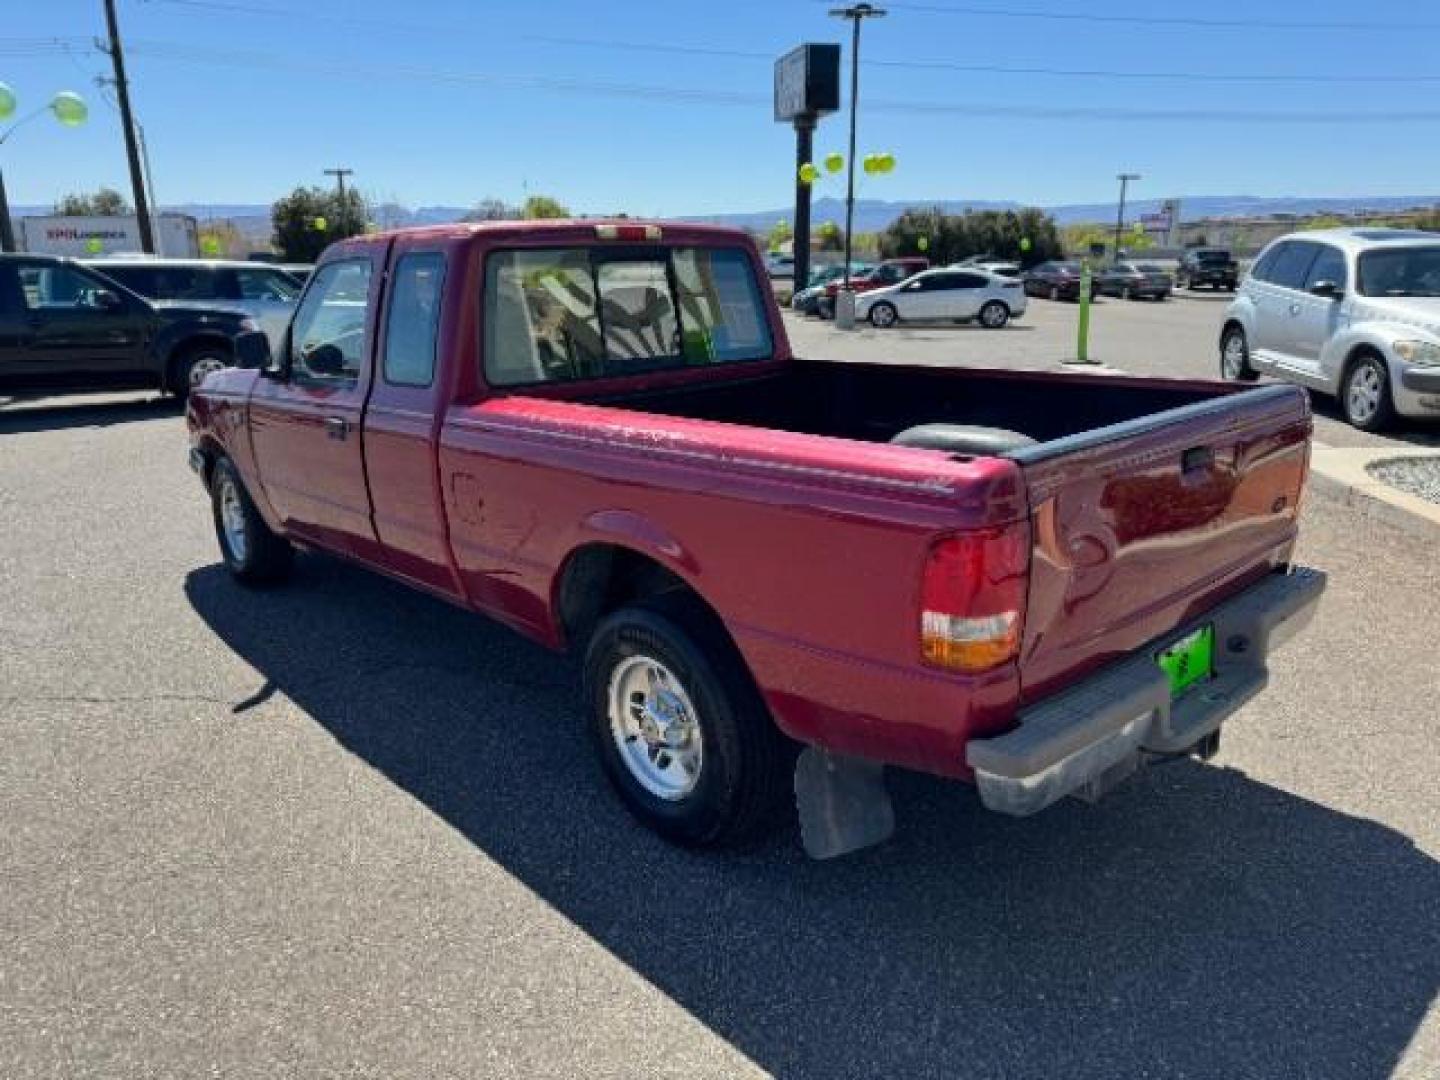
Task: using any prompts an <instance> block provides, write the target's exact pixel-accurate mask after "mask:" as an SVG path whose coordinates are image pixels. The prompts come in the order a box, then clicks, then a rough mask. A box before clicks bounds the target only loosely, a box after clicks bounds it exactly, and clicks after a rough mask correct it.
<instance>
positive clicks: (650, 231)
mask: <svg viewBox="0 0 1440 1080" xmlns="http://www.w3.org/2000/svg"><path fill="white" fill-rule="evenodd" d="M662 235H663V233H662V231H661V229H660V226H659V225H596V226H595V238H596V239H597V240H631V241H644V240H659V239H660V238H661V236H662Z"/></svg>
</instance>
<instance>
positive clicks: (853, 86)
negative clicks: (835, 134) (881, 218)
mask: <svg viewBox="0 0 1440 1080" xmlns="http://www.w3.org/2000/svg"><path fill="white" fill-rule="evenodd" d="M830 14H831V15H833V16H834V17H835V18H837V19H849V20H850V156H849V157H848V158H847V159H846V162H845V163H846V165H847V166H849V169H848V174H847V176H846V178H845V277H844V287H845V288H846V289H848V288H850V252H851V244H852V237H853V234H854V231H855V112H856V109H857V108H858V106H859V103H860V24H861V23H862V22H864V21H865V20H866V19H878V18H881V17H883V16H884V15H885V9H884V8H878V7H876V6H875V5H874V4H851V5H850V6H849V7H843V8H831V9H830Z"/></svg>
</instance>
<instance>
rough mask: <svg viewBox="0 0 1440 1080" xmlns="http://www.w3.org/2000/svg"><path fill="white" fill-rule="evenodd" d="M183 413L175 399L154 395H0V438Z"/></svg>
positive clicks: (153, 418) (105, 425)
mask: <svg viewBox="0 0 1440 1080" xmlns="http://www.w3.org/2000/svg"><path fill="white" fill-rule="evenodd" d="M52 400H53V401H54V404H51V401H52ZM182 411H183V407H182V406H181V404H180V403H179V402H178V401H177V400H176V399H174V398H167V397H159V396H154V395H152V396H150V397H132V398H128V399H125V400H120V401H108V400H107V401H86V400H85V399H84V398H74V397H66V398H57V399H50V398H45V399H41V400H33V399H26V398H6V397H5V396H4V395H0V435H16V434H20V433H22V432H41V431H65V430H68V429H70V428H85V427H109V426H110V425H112V424H128V423H132V422H134V421H137V420H157V419H162V418H164V417H171V416H179V415H180V413H181V412H182Z"/></svg>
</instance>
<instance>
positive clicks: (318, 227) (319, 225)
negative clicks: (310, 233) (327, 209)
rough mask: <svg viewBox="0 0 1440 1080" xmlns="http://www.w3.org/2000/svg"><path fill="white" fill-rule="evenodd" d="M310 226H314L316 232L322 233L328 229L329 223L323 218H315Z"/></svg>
mask: <svg viewBox="0 0 1440 1080" xmlns="http://www.w3.org/2000/svg"><path fill="white" fill-rule="evenodd" d="M311 224H312V225H314V226H315V231H316V232H324V231H325V230H326V229H328V228H329V227H330V223H329V222H328V221H326V220H325V219H324V218H323V217H317V218H316V219H315V220H314V221H313V222H311Z"/></svg>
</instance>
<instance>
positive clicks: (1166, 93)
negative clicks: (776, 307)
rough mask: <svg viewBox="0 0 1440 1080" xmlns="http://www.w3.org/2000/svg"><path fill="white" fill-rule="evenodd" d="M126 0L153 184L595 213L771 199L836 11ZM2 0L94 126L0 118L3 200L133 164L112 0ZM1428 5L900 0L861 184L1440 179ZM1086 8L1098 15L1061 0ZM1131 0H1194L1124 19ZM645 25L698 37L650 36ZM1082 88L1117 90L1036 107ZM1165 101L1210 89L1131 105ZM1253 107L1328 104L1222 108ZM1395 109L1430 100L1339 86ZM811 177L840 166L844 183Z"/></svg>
mask: <svg viewBox="0 0 1440 1080" xmlns="http://www.w3.org/2000/svg"><path fill="white" fill-rule="evenodd" d="M119 3H120V16H121V23H122V25H121V29H122V33H123V35H124V37H125V39H126V43H127V47H128V49H129V50H130V52H131V56H130V76H131V80H132V85H133V90H132V93H133V98H134V102H135V106H136V110H137V115H138V116H139V119H140V121H141V123H142V124H143V125H144V127H145V130H146V133H147V136H148V141H149V145H150V153H151V157H152V161H153V166H154V173H155V186H156V191H157V195H158V197H159V199H160V201H161V202H162V203H177V202H208V203H225V202H237V203H238V202H245V203H249V202H269V201H270V200H272V199H274V198H275V197H277V196H278V195H280V194H282V193H284V192H285V191H287V190H289V189H290V188H291V187H293V186H294V185H295V184H296V183H301V182H303V183H312V182H313V183H328V182H329V181H328V180H327V178H326V177H324V176H323V175H322V174H321V170H322V169H323V168H325V167H327V166H332V165H346V166H348V167H350V168H353V169H354V170H355V178H354V181H355V182H356V183H358V184H359V185H360V187H361V188H362V189H363V190H365V191H366V192H367V194H369V195H371V196H376V197H379V198H382V199H391V198H393V199H395V200H396V201H399V202H402V203H405V204H407V205H412V206H417V205H433V204H454V205H467V204H470V203H473V202H475V201H477V200H478V199H480V198H483V197H485V196H498V197H501V198H505V199H507V200H512V201H514V200H519V199H520V198H522V197H523V196H524V194H525V193H526V192H527V191H528V192H532V193H534V192H544V193H548V194H553V195H555V196H557V197H558V198H560V199H561V200H562V201H564V202H565V203H567V204H568V205H570V206H571V207H573V208H575V209H577V210H583V211H590V212H599V211H618V210H625V211H629V212H631V213H638V214H647V213H649V214H677V213H706V212H713V211H725V210H755V209H763V208H767V207H777V206H782V205H785V204H786V203H787V202H788V201H789V199H790V197H791V191H792V187H791V185H792V183H793V179H792V178H793V136H792V134H791V133H790V131H789V129H788V128H786V127H784V126H782V125H777V124H775V123H774V122H773V121H772V119H771V117H770V108H769V94H770V81H771V62H770V59H769V58H771V57H773V56H775V55H778V54H779V53H781V52H783V51H785V50H786V49H788V48H790V47H791V46H792V45H794V44H796V43H798V42H800V41H805V40H811V41H833V40H841V39H842V38H843V37H845V36H846V33H845V28H844V27H843V26H842V25H841V24H840V23H838V22H837V21H836V20H833V19H830V18H828V17H827V15H826V11H827V7H828V5H827V4H825V3H823V2H813V0H727V2H726V3H723V4H721V3H700V2H694V0H668V2H651V0H623V2H622V0H610V2H609V3H597V2H593V0H592V2H582V0H411V2H409V3H398V2H396V0H304V2H300V0H119ZM5 9H6V10H5V17H4V19H3V21H0V81H3V82H6V83H8V84H9V85H10V86H11V87H12V88H13V89H14V90H15V91H16V92H17V93H18V94H19V95H20V97H21V99H22V100H21V106H22V109H23V108H25V107H28V106H34V105H36V104H39V103H40V102H41V101H43V100H45V99H46V98H47V97H48V96H49V95H50V94H51V93H53V92H54V91H56V90H61V89H74V90H79V91H81V92H82V93H84V94H85V96H86V97H87V99H88V100H90V102H91V106H92V113H91V123H90V124H89V125H88V126H87V127H86V128H84V129H81V130H76V131H67V130H64V129H61V128H60V127H59V126H58V125H56V124H53V123H41V122H38V121H37V122H36V123H34V124H32V125H30V126H28V127H27V128H25V129H23V130H21V131H20V132H19V133H17V134H16V136H15V137H14V139H13V140H12V141H11V142H10V143H8V144H7V145H5V146H3V147H0V167H3V169H4V171H5V177H6V183H7V186H8V189H9V193H10V199H11V201H12V203H15V204H32V203H49V202H52V201H53V200H54V199H55V198H56V197H57V196H58V195H59V194H61V193H63V192H65V191H71V190H88V189H92V188H94V187H96V186H98V185H100V184H109V185H111V186H114V187H118V188H121V189H122V190H127V191H128V182H127V174H126V171H125V158H124V151H123V146H122V143H121V138H120V133H119V129H118V124H117V123H116V119H115V114H114V112H113V110H112V109H111V108H110V107H109V106H107V105H106V104H104V103H103V101H102V100H101V98H100V95H99V92H98V91H97V90H96V88H95V87H94V86H93V85H92V84H91V82H92V79H93V77H94V76H96V75H100V74H107V73H108V60H107V59H106V58H105V57H103V56H101V55H99V54H97V53H96V52H95V51H94V50H93V48H91V47H89V46H88V42H89V41H90V39H92V38H93V37H95V36H97V35H102V34H103V31H104V21H103V14H102V6H101V2H100V0H43V2H41V0H6V3H5ZM1426 10H1427V6H1426V5H1420V4H1417V3H1414V2H1413V0H1373V2H1371V3H1368V4H1365V5H1357V4H1355V3H1353V0H1352V2H1343V3H1342V2H1338V0H1305V2H1300V0H1273V2H1268V3H1265V2H1256V0H1252V2H1249V3H1239V2H1234V0H1217V2H1215V3H1211V4H1206V5H1175V4H1154V3H1141V2H1140V0H1124V2H1120V0H1087V3H1085V4H1084V5H1081V4H1079V3H1070V2H1068V0H1033V2H1031V0H1023V2H1022V0H974V2H973V3H965V2H962V0H931V2H928V3H920V2H915V3H903V4H902V3H899V2H898V0H897V2H896V3H895V4H893V5H891V12H890V15H889V17H887V18H885V19H883V20H878V21H875V22H871V23H868V24H867V25H866V30H865V41H864V45H863V48H862V58H863V59H866V60H871V61H875V62H876V63H872V64H867V65H866V66H865V67H863V68H862V75H861V79H862V90H861V123H860V150H861V152H862V153H864V152H865V151H867V150H876V151H879V150H888V151H890V152H892V153H894V154H895V155H896V157H897V159H898V166H897V168H896V170H895V171H894V172H893V173H892V174H890V175H889V176H886V177H881V178H876V179H874V180H868V181H867V182H866V183H865V185H864V187H863V188H862V191H861V194H862V195H864V196H872V197H875V198H894V199H912V198H913V199H927V198H977V199H1018V200H1023V201H1026V202H1033V203H1038V204H1042V205H1044V204H1056V203H1070V202H1091V201H1103V200H1107V199H1113V197H1114V189H1115V182H1114V174H1115V173H1116V172H1117V171H1118V170H1119V169H1121V168H1124V169H1127V170H1131V171H1135V172H1140V173H1142V174H1144V179H1143V180H1142V181H1141V182H1140V183H1139V184H1138V185H1136V188H1135V194H1136V195H1137V196H1139V197H1162V196H1170V195H1184V194H1236V193H1246V194H1258V195H1359V194H1377V195H1378V194H1412V193H1424V194H1428V193H1432V192H1437V191H1440V169H1437V165H1440V69H1437V68H1436V67H1435V62H1434V58H1435V56H1436V54H1437V47H1440V11H1437V12H1435V13H1434V14H1431V15H1427V14H1425V12H1426ZM984 11H988V12H990V13H988V14H987V13H982V12H984ZM1000 12H1030V13H1036V12H1042V13H1051V14H1054V15H1058V16H1062V17H1057V18H1033V17H1031V18H1020V17H1011V16H1008V15H1005V14H1001V13H1000ZM1076 13H1081V14H1084V15H1086V16H1089V17H1090V18H1092V19H1095V21H1086V20H1084V19H1076V18H1073V17H1064V16H1073V15H1075V14H1076ZM1127 16H1135V17H1138V18H1140V19H1180V20H1184V19H1192V20H1196V21H1198V22H1199V23H1200V24H1197V23H1196V22H1191V23H1183V22H1182V23H1160V24H1156V23H1145V22H1127V21H1110V20H1111V19H1116V20H1123V19H1124V18H1125V17H1127ZM1097 17H1098V18H1097ZM1207 20H1208V21H1215V22H1219V23H1227V22H1233V23H1237V24H1242V25H1238V26H1237V25H1210V24H1209V23H1207V22H1206V21H1207ZM1326 23H1330V24H1336V23H1344V24H1351V25H1348V26H1345V27H1340V26H1335V25H1329V26H1327V25H1321V24H1326ZM1356 23H1361V24H1363V25H1354V24H1356ZM57 39H58V44H55V43H53V42H54V41H56V40H57ZM622 45H623V46H626V47H621V46H622ZM651 45H663V46H668V47H670V48H672V49H677V50H679V51H656V50H651V49H649V48H642V47H641V46H651ZM717 54H718V55H717ZM732 54H734V55H732ZM751 54H755V55H751ZM847 63H848V58H847ZM934 64H941V65H945V64H948V65H955V66H958V67H969V68H974V67H992V68H1021V69H1035V68H1049V69H1065V70H1076V69H1084V70H1105V71H1111V72H1116V71H1121V72H1165V73H1175V72H1183V73H1188V74H1192V75H1194V74H1206V75H1222V76H1246V77H1253V76H1257V75H1259V76H1265V77H1267V78H1268V79H1269V80H1270V81H1255V82H1249V81H1224V80H1217V81H1202V80H1198V79H1190V80H1171V79H1158V78H1155V79H1152V78H1109V77H1107V78H1097V77H1074V76H1062V75H1055V74H1040V73H1035V72H1033V71H1030V70H1027V71H1023V72H1017V71H977V70H956V69H954V68H953V67H950V68H947V67H938V66H927V65H934ZM1293 76H1304V77H1310V76H1321V77H1324V78H1335V77H1345V78H1355V77H1359V78H1361V79H1368V80H1375V79H1402V78H1404V77H1407V76H1419V77H1422V78H1423V79H1428V80H1429V81H1414V82H1405V81H1356V82H1313V83H1312V82H1298V81H1287V79H1288V78H1289V77H1293ZM1277 77H1279V78H1277ZM867 102H874V103H877V104H883V105H885V106H886V107H885V108H884V109H883V110H882V109H881V108H875V109H870V110H867V109H866V103H867ZM913 104H922V105H925V106H927V107H933V106H943V107H944V109H945V110H946V111H927V110H917V109H912V108H907V107H905V106H907V105H913ZM977 107H981V108H995V107H999V108H1001V109H1004V110H1011V112H1010V113H1000V114H995V113H990V112H980V111H976V110H977ZM1063 108H1078V109H1082V110H1084V109H1094V110H1117V109H1118V110H1121V111H1122V113H1121V115H1115V114H1113V113H1103V112H1102V113H1101V114H1099V115H1097V114H1094V113H1083V112H1082V113H1081V114H1080V115H1069V116H1052V115H1035V114H1033V113H1032V112H1030V111H1029V110H1041V111H1042V112H1043V111H1045V110H1054V109H1063ZM1157 109H1158V110H1171V111H1172V112H1179V113H1190V112H1193V113H1197V114H1199V115H1198V116H1180V117H1174V116H1172V117H1169V118H1164V119H1154V118H1145V117H1135V116H1133V115H1130V114H1128V113H1125V112H1124V111H1125V110H1157ZM1257 111H1259V112H1263V113H1266V114H1271V115H1273V114H1276V113H1281V114H1286V113H1311V114H1314V113H1320V114H1324V115H1325V116H1327V117H1328V119H1327V120H1325V122H1322V123H1293V122H1285V123H1276V122H1273V121H1272V122H1260V121H1259V120H1257V119H1236V118H1234V117H1230V118H1228V119H1218V118H1216V114H1230V113H1236V112H1239V113H1251V114H1253V113H1255V112H1257ZM1396 112H1401V113H1404V112H1410V113H1421V114H1426V115H1422V116H1419V117H1415V116H1412V117H1411V118H1410V119H1407V120H1405V121H1403V122H1394V121H1386V120H1383V119H1370V120H1363V121H1356V120H1345V119H1344V118H1343V117H1339V116H1336V115H1335V114H1337V113H1338V114H1357V113H1358V114H1372V113H1373V114H1382V115H1383V114H1385V113H1390V114H1394V113H1396ZM843 141H844V121H843V115H837V116H835V117H832V118H830V119H828V120H826V121H824V122H823V123H822V125H821V128H820V133H819V135H818V139H817V143H818V146H817V157H818V156H820V154H821V153H823V151H824V150H827V149H841V148H843ZM821 191H822V192H824V193H829V194H842V189H841V186H840V185H839V184H837V183H833V182H830V183H828V184H822V185H821Z"/></svg>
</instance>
